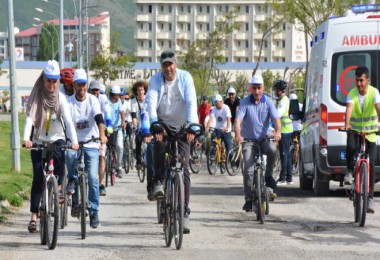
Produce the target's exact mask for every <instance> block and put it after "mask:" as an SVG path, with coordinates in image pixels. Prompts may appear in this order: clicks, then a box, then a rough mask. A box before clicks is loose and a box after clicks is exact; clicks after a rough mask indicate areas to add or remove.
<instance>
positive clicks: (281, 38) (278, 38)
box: [273, 33, 286, 40]
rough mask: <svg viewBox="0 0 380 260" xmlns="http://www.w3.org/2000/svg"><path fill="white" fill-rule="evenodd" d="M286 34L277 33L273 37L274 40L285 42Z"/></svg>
mask: <svg viewBox="0 0 380 260" xmlns="http://www.w3.org/2000/svg"><path fill="white" fill-rule="evenodd" d="M285 36H286V35H285V33H276V34H274V35H273V39H274V40H284V39H285Z"/></svg>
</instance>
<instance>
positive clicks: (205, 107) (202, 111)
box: [198, 96, 211, 125]
mask: <svg viewBox="0 0 380 260" xmlns="http://www.w3.org/2000/svg"><path fill="white" fill-rule="evenodd" d="M210 110H211V105H210V104H209V103H208V97H207V96H203V97H202V103H201V104H200V105H199V107H198V116H199V123H200V124H201V125H203V124H204V123H205V119H206V116H208V115H209V114H210Z"/></svg>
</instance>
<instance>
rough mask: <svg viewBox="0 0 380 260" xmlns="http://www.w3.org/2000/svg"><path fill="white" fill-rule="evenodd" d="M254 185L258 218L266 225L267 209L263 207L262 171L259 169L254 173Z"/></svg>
mask: <svg viewBox="0 0 380 260" xmlns="http://www.w3.org/2000/svg"><path fill="white" fill-rule="evenodd" d="M254 183H255V198H256V207H257V210H256V217H257V220H258V221H260V222H261V224H264V221H265V209H264V207H263V198H262V187H261V186H262V185H261V170H260V169H257V170H255V172H254Z"/></svg>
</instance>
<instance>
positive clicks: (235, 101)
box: [224, 87, 240, 125]
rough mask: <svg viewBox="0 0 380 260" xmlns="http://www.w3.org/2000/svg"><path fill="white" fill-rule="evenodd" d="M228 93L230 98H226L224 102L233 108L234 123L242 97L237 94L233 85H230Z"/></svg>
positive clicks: (232, 121) (232, 119)
mask: <svg viewBox="0 0 380 260" xmlns="http://www.w3.org/2000/svg"><path fill="white" fill-rule="evenodd" d="M227 93H228V98H226V100H224V104H226V105H227V106H228V107H229V108H230V110H231V123H232V125H233V124H234V122H235V116H236V111H238V109H239V105H240V98H238V97H237V96H236V90H235V89H234V88H233V87H229V88H228V91H227Z"/></svg>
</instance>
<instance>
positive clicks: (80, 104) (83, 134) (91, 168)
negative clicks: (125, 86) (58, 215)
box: [66, 69, 107, 228]
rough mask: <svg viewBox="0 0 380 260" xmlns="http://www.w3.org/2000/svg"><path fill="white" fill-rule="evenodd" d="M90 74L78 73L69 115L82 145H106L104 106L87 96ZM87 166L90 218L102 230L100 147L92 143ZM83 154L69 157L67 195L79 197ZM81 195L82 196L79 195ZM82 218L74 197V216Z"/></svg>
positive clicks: (87, 150)
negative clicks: (79, 163) (77, 188)
mask: <svg viewBox="0 0 380 260" xmlns="http://www.w3.org/2000/svg"><path fill="white" fill-rule="evenodd" d="M86 87H87V74H86V72H85V71H84V70H83V69H77V70H76V71H75V74H74V88H75V95H72V96H71V97H69V99H68V103H69V106H70V108H69V111H70V113H71V117H72V121H73V123H74V124H75V129H76V131H77V135H78V141H80V142H85V141H87V140H89V139H91V138H92V137H99V138H100V140H101V142H102V143H106V142H107V137H106V136H105V127H104V121H103V115H102V111H101V110H100V103H99V101H98V99H97V98H96V97H95V96H93V95H89V94H87V91H86ZM82 152H83V153H84V163H85V167H86V170H87V174H88V202H89V205H88V206H89V208H88V211H89V214H90V226H91V227H92V228H98V227H99V225H100V223H99V181H98V167H99V144H98V143H95V142H90V143H88V144H85V145H84V148H83V151H82ZM78 156H79V152H72V151H70V152H68V153H67V171H68V180H69V181H68V183H67V187H66V190H67V193H69V194H74V193H75V183H76V181H77V178H78V173H77V169H76V164H77V163H76V161H77V159H78ZM76 195H78V194H76ZM77 214H78V197H77V196H76V197H74V196H73V200H72V215H74V216H77Z"/></svg>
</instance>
